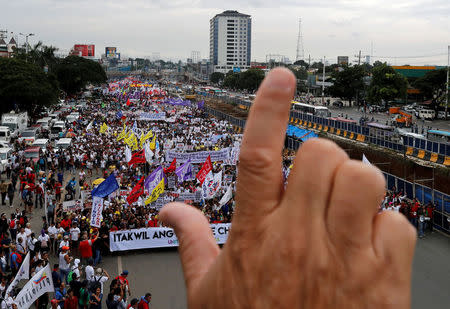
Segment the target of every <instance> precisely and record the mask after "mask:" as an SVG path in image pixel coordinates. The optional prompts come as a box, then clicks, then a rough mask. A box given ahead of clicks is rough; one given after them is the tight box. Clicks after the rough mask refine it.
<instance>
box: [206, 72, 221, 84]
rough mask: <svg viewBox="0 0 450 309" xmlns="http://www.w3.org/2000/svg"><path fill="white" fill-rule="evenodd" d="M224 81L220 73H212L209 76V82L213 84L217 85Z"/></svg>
mask: <svg viewBox="0 0 450 309" xmlns="http://www.w3.org/2000/svg"><path fill="white" fill-rule="evenodd" d="M224 79H225V74H223V73H220V72H214V73H212V74H211V76H210V78H209V80H210V81H211V83H213V84H218V83H219V82H221V81H223V80H224Z"/></svg>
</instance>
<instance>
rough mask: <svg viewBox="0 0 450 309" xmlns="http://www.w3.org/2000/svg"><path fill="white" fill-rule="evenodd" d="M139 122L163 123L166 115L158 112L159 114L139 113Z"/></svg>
mask: <svg viewBox="0 0 450 309" xmlns="http://www.w3.org/2000/svg"><path fill="white" fill-rule="evenodd" d="M139 120H143V121H159V120H160V121H165V120H166V113H164V112H159V113H141V114H140V115H139Z"/></svg>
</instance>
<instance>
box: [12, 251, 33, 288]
mask: <svg viewBox="0 0 450 309" xmlns="http://www.w3.org/2000/svg"><path fill="white" fill-rule="evenodd" d="M22 279H30V253H29V252H28V253H27V255H26V256H25V259H24V260H23V262H22V265H20V268H19V271H18V272H17V275H16V277H15V278H14V280H13V282H11V284H10V285H9V287H8V289H7V290H6V295H8V294H9V292H11V290H12V289H13V288H14V287H15V286H16V285H17V283H19V281H20V280H22Z"/></svg>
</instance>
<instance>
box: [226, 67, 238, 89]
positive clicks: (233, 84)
mask: <svg viewBox="0 0 450 309" xmlns="http://www.w3.org/2000/svg"><path fill="white" fill-rule="evenodd" d="M238 78H239V73H235V72H233V71H229V72H228V73H227V75H225V79H224V80H223V86H224V87H226V88H231V89H238Z"/></svg>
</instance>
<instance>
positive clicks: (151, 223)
mask: <svg viewBox="0 0 450 309" xmlns="http://www.w3.org/2000/svg"><path fill="white" fill-rule="evenodd" d="M148 227H158V219H156V217H155V215H152V218H151V219H150V220H148Z"/></svg>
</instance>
